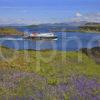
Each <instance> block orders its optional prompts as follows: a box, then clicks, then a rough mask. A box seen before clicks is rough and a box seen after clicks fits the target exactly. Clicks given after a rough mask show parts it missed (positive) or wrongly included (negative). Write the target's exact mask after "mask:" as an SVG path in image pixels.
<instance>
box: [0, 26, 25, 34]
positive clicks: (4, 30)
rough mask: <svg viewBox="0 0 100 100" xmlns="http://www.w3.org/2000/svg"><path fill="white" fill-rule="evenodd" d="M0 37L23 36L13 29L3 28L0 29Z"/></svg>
mask: <svg viewBox="0 0 100 100" xmlns="http://www.w3.org/2000/svg"><path fill="white" fill-rule="evenodd" d="M0 35H23V33H22V32H19V31H17V30H16V29H14V28H9V27H4V28H0Z"/></svg>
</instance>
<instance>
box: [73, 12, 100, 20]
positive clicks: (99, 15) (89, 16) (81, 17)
mask: <svg viewBox="0 0 100 100" xmlns="http://www.w3.org/2000/svg"><path fill="white" fill-rule="evenodd" d="M74 21H88V22H100V13H99V12H98V13H85V14H81V13H79V12H77V13H76V17H75V18H74Z"/></svg>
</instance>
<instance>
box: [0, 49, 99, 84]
mask: <svg viewBox="0 0 100 100" xmlns="http://www.w3.org/2000/svg"><path fill="white" fill-rule="evenodd" d="M1 51H2V55H4V58H7V59H8V60H6V61H4V59H1V60H0V68H8V69H9V68H10V69H16V70H21V71H26V72H35V73H37V74H39V75H41V76H43V77H46V78H47V79H48V82H49V83H50V84H56V83H59V82H62V81H66V80H63V79H64V77H65V78H66V77H68V76H70V75H71V74H73V73H74V74H84V75H87V76H99V75H100V67H99V65H97V64H96V63H95V61H94V60H92V59H90V58H89V57H88V56H86V55H85V54H82V53H81V52H64V51H63V52H61V51H54V52H53V51H26V52H27V54H28V57H26V56H25V55H24V53H25V51H16V52H15V51H14V50H11V49H7V48H2V49H1ZM12 52H13V53H12ZM14 53H15V55H16V58H15V59H14V60H12V59H11V57H12V58H13V55H14ZM54 53H55V54H54ZM53 54H54V55H53ZM11 55H12V56H11ZM51 55H53V58H52V59H51V61H49V60H50V59H49V57H50V56H51ZM41 56H42V58H43V59H41ZM80 57H81V61H78V59H79V60H80ZM27 58H29V59H27Z"/></svg>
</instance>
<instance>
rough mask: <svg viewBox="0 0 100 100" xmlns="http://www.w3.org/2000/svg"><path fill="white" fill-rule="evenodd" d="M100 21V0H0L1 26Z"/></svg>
mask: <svg viewBox="0 0 100 100" xmlns="http://www.w3.org/2000/svg"><path fill="white" fill-rule="evenodd" d="M80 20H86V21H98V22H99V21H100V0H0V24H10V23H25V24H39V23H54V22H69V21H80Z"/></svg>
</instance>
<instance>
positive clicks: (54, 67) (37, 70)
mask: <svg viewBox="0 0 100 100" xmlns="http://www.w3.org/2000/svg"><path fill="white" fill-rule="evenodd" d="M0 51H1V56H0V75H1V77H0V96H1V98H2V96H6V97H7V98H12V97H13V98H14V97H15V98H16V97H24V98H27V100H29V98H30V99H31V98H34V99H35V100H76V98H77V99H78V100H94V98H95V99H96V100H99V93H100V90H99V85H100V84H99V82H100V80H99V78H100V65H98V64H96V63H95V61H94V60H92V59H91V58H89V57H88V56H87V55H85V54H83V53H81V52H61V51H50V50H44V51H33V50H29V51H26V50H24V51H23V50H20V51H15V50H12V49H8V48H5V47H1V49H0ZM13 54H15V55H16V56H15V59H13V60H12V59H11V58H12V57H13ZM25 54H26V56H25ZM52 54H54V56H53V58H52V59H51V60H50V59H49V58H50V56H51V55H52ZM40 55H41V56H40ZM41 57H42V58H43V59H41ZM49 60H50V61H49ZM19 100H20V99H19Z"/></svg>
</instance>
